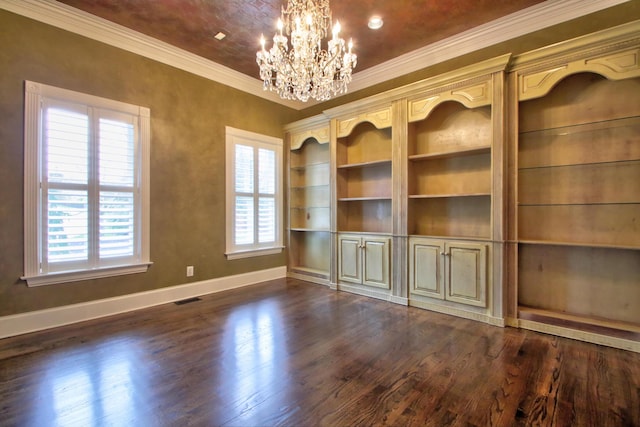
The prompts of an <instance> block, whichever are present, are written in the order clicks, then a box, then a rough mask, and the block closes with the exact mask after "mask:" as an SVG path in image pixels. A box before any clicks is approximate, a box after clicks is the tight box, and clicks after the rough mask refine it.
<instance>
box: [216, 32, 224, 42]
mask: <svg viewBox="0 0 640 427" xmlns="http://www.w3.org/2000/svg"><path fill="white" fill-rule="evenodd" d="M213 37H214V38H215V39H216V40H222V39H223V38H225V37H227V35H226V34H225V33H222V32H219V33H218V34H216V35H215V36H213Z"/></svg>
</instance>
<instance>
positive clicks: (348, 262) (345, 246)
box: [338, 236, 362, 283]
mask: <svg viewBox="0 0 640 427" xmlns="http://www.w3.org/2000/svg"><path fill="white" fill-rule="evenodd" d="M338 239H339V242H338V250H339V254H338V257H339V262H338V276H339V277H338V279H339V280H342V281H345V282H353V283H361V281H362V280H361V274H360V272H361V267H360V263H361V260H360V256H361V254H360V238H359V237H347V236H340V237H339V238H338Z"/></svg>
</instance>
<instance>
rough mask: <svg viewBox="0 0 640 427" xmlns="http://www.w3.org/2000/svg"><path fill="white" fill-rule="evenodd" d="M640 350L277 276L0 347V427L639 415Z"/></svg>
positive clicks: (593, 419) (512, 420)
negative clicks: (484, 321) (493, 323)
mask: <svg viewBox="0 0 640 427" xmlns="http://www.w3.org/2000/svg"><path fill="white" fill-rule="evenodd" d="M639 390H640V354H638V353H633V352H627V351H624V350H619V349H613V348H607V347H601V346H597V345H594V344H589V343H584V342H580V341H574V340H569V339H565V338H558V337H554V336H551V335H544V334H540V333H537V332H532V331H528V330H518V329H512V328H506V329H505V328H497V327H493V326H489V325H485V324H482V323H478V322H473V321H469V320H466V319H461V318H456V317H452V316H447V315H442V314H437V313H432V312H429V311H425V310H419V309H415V308H412V307H403V306H399V305H396V304H388V303H386V302H383V301H378V300H375V299H371V298H365V297H360V296H357V295H350V294H346V293H339V292H338V293H336V292H332V291H330V290H328V289H326V288H324V287H322V286H318V285H313V284H310V283H306V282H301V281H298V280H295V279H282V280H277V281H273V282H269V283H263V284H259V285H255V286H251V287H246V288H242V289H237V290H233V291H228V292H224V293H218V294H214V295H207V296H203V297H202V299H201V300H200V301H195V302H192V303H188V304H183V305H175V304H167V305H163V306H158V307H155V308H151V309H146V310H141V311H138V312H134V313H129V314H123V315H118V316H112V317H110V318H105V319H100V320H96V321H90V322H85V323H82V324H77V325H73V326H68V327H63V328H58V329H53V330H50V331H45V332H40V333H34V334H28V335H23V336H18V337H14V338H9V339H4V340H1V341H0V402H2V403H1V404H0V420H1V421H0V424H2V425H7V426H27V425H32V426H42V425H82V426H88V425H146V426H176V425H207V426H209V425H211V426H213V425H215V426H271V425H291V426H294V425H295V426H370V425H395V426H411V425H415V426H418V425H419V426H424V425H428V426H443V425H455V426H463V425H464V426H466V425H476V426H519V425H542V426H551V425H556V426H598V427H604V426H632V425H640V394H639V392H638V391H639Z"/></svg>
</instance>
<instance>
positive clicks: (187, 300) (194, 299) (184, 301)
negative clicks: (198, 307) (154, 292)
mask: <svg viewBox="0 0 640 427" xmlns="http://www.w3.org/2000/svg"><path fill="white" fill-rule="evenodd" d="M196 301H201V299H200V298H198V297H193V298H187V299H183V300H180V301H176V302H174V304H175V305H182V304H189V303H190V302H196Z"/></svg>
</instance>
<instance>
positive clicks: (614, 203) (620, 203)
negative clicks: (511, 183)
mask: <svg viewBox="0 0 640 427" xmlns="http://www.w3.org/2000/svg"><path fill="white" fill-rule="evenodd" d="M612 205H640V200H639V201H637V202H601V203H595V202H594V203H518V206H533V207H535V206H612Z"/></svg>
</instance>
